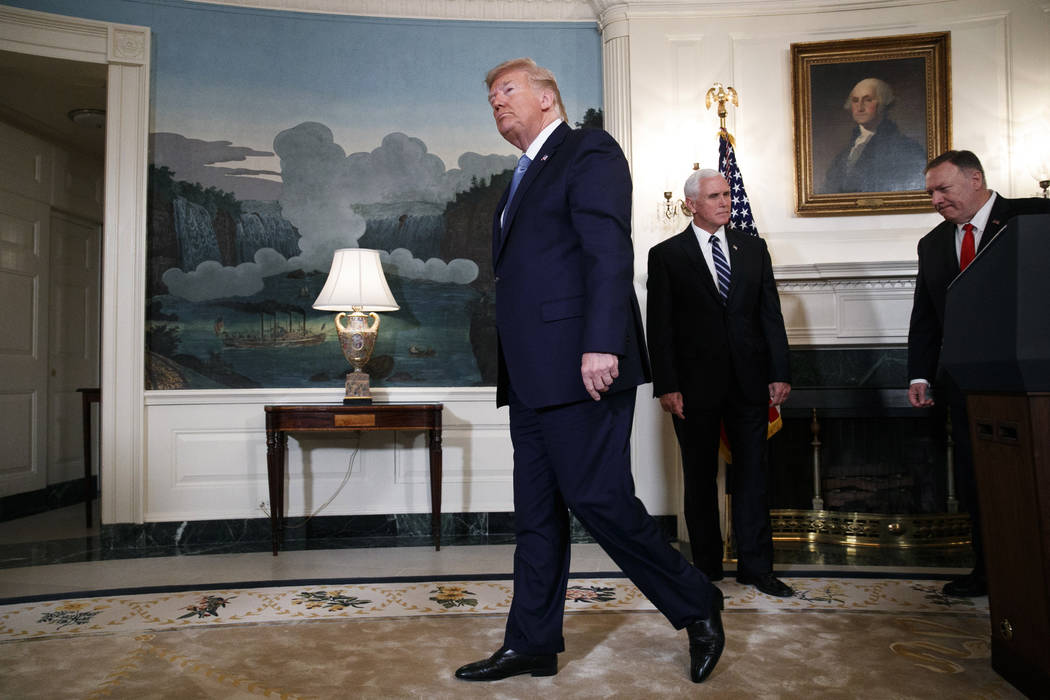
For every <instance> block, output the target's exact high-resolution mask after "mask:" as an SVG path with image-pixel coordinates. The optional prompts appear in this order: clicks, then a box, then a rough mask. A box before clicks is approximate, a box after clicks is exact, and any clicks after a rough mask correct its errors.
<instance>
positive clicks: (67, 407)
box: [47, 212, 102, 484]
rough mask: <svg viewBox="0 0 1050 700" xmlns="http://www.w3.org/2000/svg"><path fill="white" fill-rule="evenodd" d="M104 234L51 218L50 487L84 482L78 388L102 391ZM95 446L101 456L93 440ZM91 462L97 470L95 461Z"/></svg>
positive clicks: (62, 218)
mask: <svg viewBox="0 0 1050 700" xmlns="http://www.w3.org/2000/svg"><path fill="white" fill-rule="evenodd" d="M101 234H102V231H101V227H100V226H99V225H98V224H96V223H92V222H90V221H86V220H83V219H79V218H77V217H74V216H72V215H68V214H62V213H58V212H56V213H54V214H52V215H51V237H50V238H51V270H50V273H51V274H50V277H51V280H50V295H49V296H50V303H49V313H48V321H49V326H50V333H49V336H48V350H49V352H50V377H49V381H48V391H47V393H48V408H49V416H48V421H47V425H48V429H47V433H48V438H47V441H48V450H47V455H48V458H47V461H48V469H47V472H48V484H59V483H62V482H65V481H72V480H74V479H82V478H83V477H84V443H83V429H82V424H83V414H82V409H81V406H82V403H81V395H80V394H79V393H77V389H80V388H86V387H94V388H97V387H98V380H99V264H100V253H101ZM96 412H97V409H96ZM97 425H98V423H97V422H96V421H93V422H92V426H97ZM93 430H94V428H93ZM92 447H93V449H94V450H95V451H97V449H98V440H97V439H95V438H94V437H93V438H92ZM92 463H93V465H94V467H95V469H96V470H97V458H95V457H93V458H92Z"/></svg>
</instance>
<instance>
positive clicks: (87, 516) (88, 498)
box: [80, 392, 95, 528]
mask: <svg viewBox="0 0 1050 700" xmlns="http://www.w3.org/2000/svg"><path fill="white" fill-rule="evenodd" d="M80 402H81V407H82V412H83V414H84V510H85V512H84V523H85V525H87V527H88V528H90V527H91V502H92V501H93V500H95V494H94V489H92V488H91V397H90V396H88V394H87V392H81V393H80Z"/></svg>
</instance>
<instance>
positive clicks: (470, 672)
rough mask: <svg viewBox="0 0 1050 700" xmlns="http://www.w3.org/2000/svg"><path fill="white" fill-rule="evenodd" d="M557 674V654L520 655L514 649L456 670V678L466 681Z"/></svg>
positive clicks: (503, 650)
mask: <svg viewBox="0 0 1050 700" xmlns="http://www.w3.org/2000/svg"><path fill="white" fill-rule="evenodd" d="M557 672H558V655H557V654H519V653H518V652H516V651H514V650H513V649H508V648H507V647H500V648H499V651H497V652H496V653H495V654H493V655H492V656H490V657H489V658H487V659H484V660H482V661H475V662H474V663H472V664H467V665H466V666H460V667H459V668H458V669H457V670H456V678H459V679H460V680H464V681H498V680H502V679H504V678H510V677H511V676H520V675H522V674H524V673H531V674H532V675H533V676H553V675H554V674H555V673H557Z"/></svg>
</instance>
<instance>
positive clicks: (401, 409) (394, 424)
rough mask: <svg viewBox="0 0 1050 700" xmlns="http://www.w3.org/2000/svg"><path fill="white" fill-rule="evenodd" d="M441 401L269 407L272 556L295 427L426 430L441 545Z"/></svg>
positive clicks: (434, 533) (437, 545) (433, 524)
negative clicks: (288, 453) (285, 468)
mask: <svg viewBox="0 0 1050 700" xmlns="http://www.w3.org/2000/svg"><path fill="white" fill-rule="evenodd" d="M442 408H443V406H442V404H439V403H387V404H373V405H371V406H344V405H342V404H309V405H302V406H284V405H269V406H266V407H265V409H266V467H267V470H266V471H267V480H268V482H269V486H270V528H271V536H272V538H273V555H274V556H275V557H276V556H277V548H278V545H279V544H280V541H281V534H282V532H283V530H284V463H285V456H286V454H287V447H288V435H287V433H290V432H319V431H324V432H332V431H344V432H345V431H357V430H362V431H371V430H425V431H427V435H428V437H429V439H428V444H429V447H430V508H431V511H430V534H431V537H432V538H433V541H434V549H436V550H440V549H441V411H442Z"/></svg>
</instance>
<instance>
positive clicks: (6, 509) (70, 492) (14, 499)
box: [0, 476, 98, 523]
mask: <svg viewBox="0 0 1050 700" xmlns="http://www.w3.org/2000/svg"><path fill="white" fill-rule="evenodd" d="M89 488H90V491H91V493H92V494H94V495H95V497H96V498H97V497H98V477H94V476H93V477H91V486H90V487H89ZM83 502H84V480H83V479H73V480H72V481H63V482H61V483H58V484H51V485H50V486H46V487H45V488H42V489H37V490H36V491H26V492H24V493H16V494H14V495H11V496H4V497H2V498H0V523H2V522H6V521H8V520H14V519H16V518H24V517H27V516H29V515H36V514H37V513H45V512H47V511H49V510H55V509H56V508H65V507H67V506H72V505H76V504H77V503H83Z"/></svg>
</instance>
